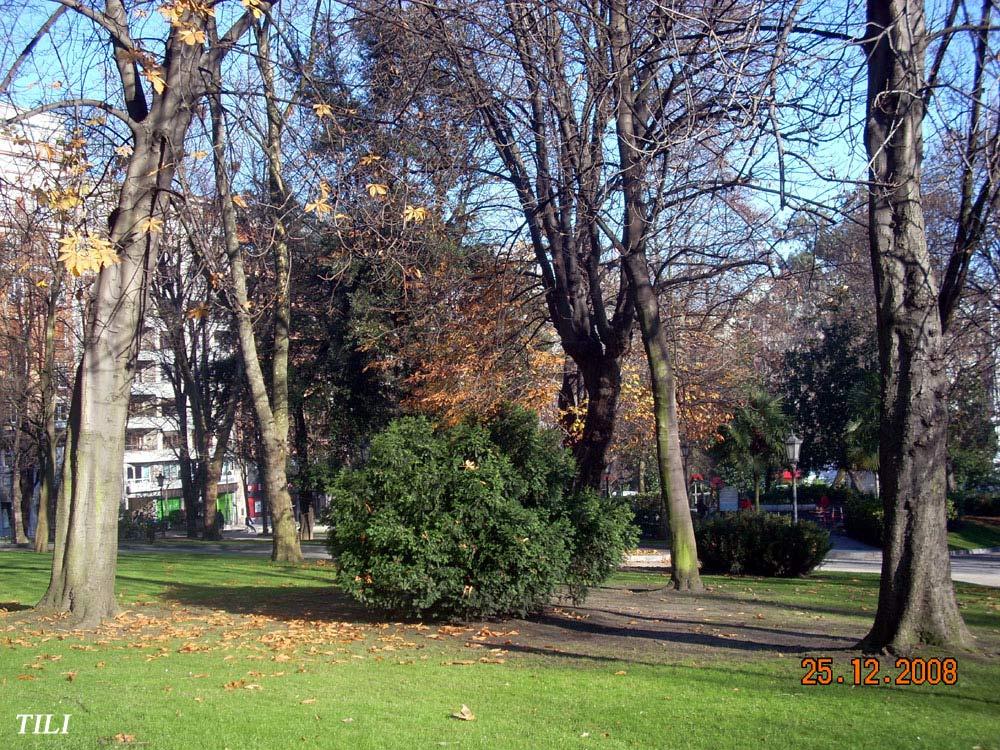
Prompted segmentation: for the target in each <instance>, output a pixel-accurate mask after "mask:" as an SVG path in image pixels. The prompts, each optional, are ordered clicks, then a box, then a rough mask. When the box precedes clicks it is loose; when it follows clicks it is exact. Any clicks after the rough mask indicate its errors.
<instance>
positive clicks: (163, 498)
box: [156, 470, 167, 520]
mask: <svg viewBox="0 0 1000 750" xmlns="http://www.w3.org/2000/svg"><path fill="white" fill-rule="evenodd" d="M165 481H166V477H164V476H163V471H162V470H161V471H160V473H159V474H157V475H156V483H157V484H158V485H160V517H161V518H162V517H163V515H164V513H165V509H166V508H165V506H166V504H167V498H166V495H165V492H164V489H163V483H164V482H165ZM156 520H160V519H159V518H158V519H156Z"/></svg>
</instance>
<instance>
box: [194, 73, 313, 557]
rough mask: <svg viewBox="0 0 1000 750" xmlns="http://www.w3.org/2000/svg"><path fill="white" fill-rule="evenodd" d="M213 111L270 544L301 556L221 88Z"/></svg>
mask: <svg viewBox="0 0 1000 750" xmlns="http://www.w3.org/2000/svg"><path fill="white" fill-rule="evenodd" d="M213 73H214V76H215V79H216V81H219V80H220V78H221V76H220V75H219V71H218V69H216V70H215V71H213ZM209 101H210V104H211V110H212V145H213V149H214V158H213V161H214V164H215V177H216V183H217V185H218V189H219V201H220V207H221V212H222V220H223V221H222V224H223V231H224V235H225V242H226V254H227V255H228V257H229V266H230V275H231V278H232V285H233V288H232V292H233V297H234V302H235V304H234V308H235V309H234V312H235V314H236V322H237V331H238V334H239V342H240V353H241V354H242V356H243V367H244V370H245V372H246V378H247V385H248V386H249V388H250V396H251V402H252V404H253V408H254V414H255V415H256V418H257V428H258V430H259V432H260V439H261V447H262V451H261V452H262V453H263V454H264V456H263V458H264V460H263V469H264V495H265V502H266V503H267V504H268V505H270V507H271V512H272V513H273V514H274V515H273V518H272V525H273V527H274V536H273V543H272V549H271V559H272V560H274V561H275V562H292V563H298V562H301V561H302V550H301V548H300V546H299V540H298V538H297V535H296V530H295V518H294V514H293V511H292V500H291V496H290V495H289V493H288V477H287V474H286V467H285V461H286V454H287V450H286V447H285V446H284V445H283V444H282V436H281V435H280V434H279V430H278V425H277V423H276V421H275V414H274V412H273V411H272V409H271V404H270V402H269V400H268V395H267V385H266V383H265V380H264V372H263V370H262V369H261V366H260V358H259V356H258V354H257V341H256V339H255V337H254V331H253V320H252V318H251V317H250V304H249V299H248V294H247V283H246V272H245V271H244V268H243V254H242V251H241V249H240V246H239V239H238V235H237V226H236V210H235V207H234V206H233V200H232V199H233V196H232V192H231V189H230V185H229V174H228V172H227V171H226V164H227V157H226V152H225V123H224V113H223V109H222V101H221V93H213V94H212V95H211V96H210V97H209ZM284 416H285V420H286V421H285V423H284V424H285V437H287V429H288V423H287V416H288V415H287V412H286V413H285V415H284Z"/></svg>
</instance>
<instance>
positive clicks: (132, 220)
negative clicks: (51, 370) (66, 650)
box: [14, 0, 269, 627]
mask: <svg viewBox="0 0 1000 750" xmlns="http://www.w3.org/2000/svg"><path fill="white" fill-rule="evenodd" d="M67 5H68V6H69V7H70V8H71V9H72V11H73V14H75V15H76V16H77V17H79V18H82V19H83V21H84V22H86V23H90V24H92V27H93V37H94V38H101V39H103V40H104V42H105V45H106V47H105V48H106V50H107V53H108V55H109V57H110V59H111V61H112V63H113V68H114V70H115V71H116V73H117V78H118V83H119V84H120V91H119V94H120V98H121V104H120V105H116V104H114V103H112V102H111V101H108V100H103V99H88V98H80V99H75V100H60V101H58V102H52V103H47V104H43V105H40V106H39V107H36V108H34V109H32V110H29V112H27V113H25V115H24V116H30V115H31V114H32V113H38V112H46V111H53V110H65V109H70V108H77V109H80V108H84V109H90V110H91V111H93V110H97V111H99V112H102V113H104V115H106V116H110V117H113V118H116V120H117V121H118V122H120V123H121V124H122V125H124V126H125V128H126V130H127V133H128V134H130V140H131V143H130V146H131V150H130V151H129V152H127V153H129V155H128V156H127V163H126V166H125V177H124V179H123V180H122V182H121V185H120V188H119V189H118V192H117V196H116V197H115V199H114V201H113V203H112V210H111V212H110V215H109V217H108V222H107V233H106V235H105V234H104V233H96V232H95V233H93V234H87V235H81V234H75V235H71V236H70V237H67V238H65V241H64V243H63V248H64V251H65V252H64V255H65V257H66V261H67V265H68V267H70V270H74V271H76V272H83V271H85V270H92V269H99V271H98V277H97V281H96V284H95V286H94V289H93V292H92V299H91V302H90V309H89V314H88V317H87V320H86V323H85V326H84V340H83V344H82V357H81V360H80V363H79V365H78V368H77V375H76V384H75V387H74V391H73V400H72V407H71V409H70V424H69V434H68V436H67V443H66V460H65V462H64V470H63V479H62V485H61V489H60V496H59V503H58V510H57V519H56V547H55V555H54V557H53V563H52V578H51V581H50V583H49V588H48V590H47V592H46V593H45V596H44V597H43V598H42V600H41V602H40V603H39V607H40V608H42V609H49V610H58V611H65V612H68V613H69V614H70V622H72V623H73V624H74V625H77V626H80V627H89V626H94V625H97V624H98V623H99V622H100V621H101V620H102V619H104V618H106V617H110V616H112V615H113V614H114V613H115V611H116V609H117V605H116V602H115V595H114V575H115V565H116V557H117V551H118V535H117V524H118V507H119V502H120V499H121V496H122V472H121V471H108V470H107V467H108V466H109V465H111V466H121V464H122V461H123V457H124V450H125V424H126V419H127V414H128V402H129V394H130V391H131V383H132V378H133V374H134V371H135V368H134V362H135V359H136V355H137V350H138V340H139V332H140V330H141V324H142V317H143V312H144V309H145V306H146V300H147V295H148V290H149V284H150V280H151V278H152V275H153V273H154V271H155V268H156V262H157V257H158V253H159V236H160V235H159V233H158V231H157V228H158V227H162V226H163V225H164V223H165V221H166V219H167V218H168V208H169V203H170V196H171V187H172V185H171V183H172V181H173V177H174V174H175V172H176V170H177V168H178V165H179V164H180V163H181V161H182V159H183V156H184V138H185V135H186V133H187V130H188V126H189V124H190V121H191V117H192V115H193V113H194V112H195V111H196V109H197V106H198V101H199V99H201V98H202V97H203V95H204V92H205V86H206V83H207V82H206V81H205V78H204V74H203V71H204V69H206V68H211V67H212V66H213V65H214V64H215V63H216V61H218V60H221V58H222V57H224V56H225V55H226V54H227V53H228V52H229V51H230V50H231V49H232V48H233V46H234V45H235V43H236V42H237V41H238V40H239V38H240V37H241V36H242V35H243V34H244V32H245V31H246V30H247V29H248V28H249V26H250V23H251V21H252V19H253V14H252V13H251V12H250V11H246V12H244V13H242V14H241V15H240V16H239V18H238V20H237V21H235V22H234V24H233V25H232V26H231V27H230V28H229V29H228V30H227V31H225V32H224V33H219V31H218V30H217V28H216V20H215V12H214V8H212V7H211V6H207V5H203V4H201V3H196V2H193V1H192V0H176V1H175V2H173V3H170V4H168V5H165V6H164V7H163V8H162V9H161V10H162V11H163V15H164V17H165V18H166V20H167V21H168V22H169V30H168V31H167V34H166V38H165V39H164V40H163V54H162V57H161V58H159V59H158V58H157V57H156V56H155V55H154V54H153V53H152V52H150V51H148V50H146V49H144V48H143V46H142V43H141V42H139V41H137V38H138V37H134V36H133V33H132V24H133V23H134V22H135V21H134V19H135V18H136V15H135V14H130V12H129V10H130V9H129V8H128V7H127V6H126V4H125V2H123V0H106V2H105V3H104V6H103V9H98V8H95V7H92V6H90V5H85V4H83V3H67ZM261 5H262V6H265V7H267V6H269V4H268V3H263V2H262V3H261ZM209 39H211V43H208V40H209ZM33 46H34V45H29V47H28V48H27V55H28V56H30V54H31V49H32V47H33ZM25 59H26V56H25V55H22V56H21V57H19V58H18V59H17V60H16V61H15V63H14V66H15V68H18V67H20V66H21V65H23V63H24V62H25ZM15 73H16V70H15Z"/></svg>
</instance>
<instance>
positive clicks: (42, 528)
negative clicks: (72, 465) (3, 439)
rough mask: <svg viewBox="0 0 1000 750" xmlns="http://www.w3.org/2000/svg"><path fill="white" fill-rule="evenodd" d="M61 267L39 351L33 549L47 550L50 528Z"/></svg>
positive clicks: (47, 311) (47, 308)
mask: <svg viewBox="0 0 1000 750" xmlns="http://www.w3.org/2000/svg"><path fill="white" fill-rule="evenodd" d="M62 276H63V274H62V270H61V266H60V270H57V271H56V274H55V279H54V280H53V282H52V286H51V287H50V288H49V297H48V305H47V307H46V310H45V342H44V350H43V354H42V357H43V359H42V371H41V374H40V378H39V381H40V382H39V389H40V391H41V396H42V430H43V432H44V435H43V437H42V439H41V440H39V441H38V446H39V456H38V459H39V460H38V465H39V466H40V467H41V470H42V476H41V484H40V486H39V488H38V519H37V522H36V523H35V540H34V549H35V552H48V550H49V532H50V529H51V524H50V513H51V511H52V498H53V492H54V490H55V485H56V462H57V448H58V446H57V438H56V389H55V377H54V375H55V359H56V357H55V354H56V345H55V344H56V316H57V313H58V309H59V308H58V301H59V294H60V292H61V289H62Z"/></svg>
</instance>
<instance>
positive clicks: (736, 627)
mask: <svg viewBox="0 0 1000 750" xmlns="http://www.w3.org/2000/svg"><path fill="white" fill-rule="evenodd" d="M573 609H574V610H575V611H577V612H597V613H602V614H608V615H613V616H615V617H621V618H622V619H627V620H644V621H646V622H650V623H664V624H665V625H692V626H702V627H705V626H706V625H708V626H710V627H714V628H716V629H717V630H722V629H725V630H730V631H741V630H752V631H755V632H760V633H774V634H775V635H783V636H789V637H792V638H826V639H827V640H833V641H844V642H845V643H857V641H858V640H859V639H860V637H861V636H858V637H852V636H841V635H828V634H825V633H816V632H814V631H811V630H798V629H796V630H782V629H781V628H772V627H768V626H767V625H750V624H749V623H746V622H721V621H720V622H716V623H706V622H704V621H699V620H685V619H683V618H679V617H670V618H662V617H653V616H650V615H640V614H636V613H635V612H619V611H616V610H613V609H599V608H596V607H574V608H573Z"/></svg>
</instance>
